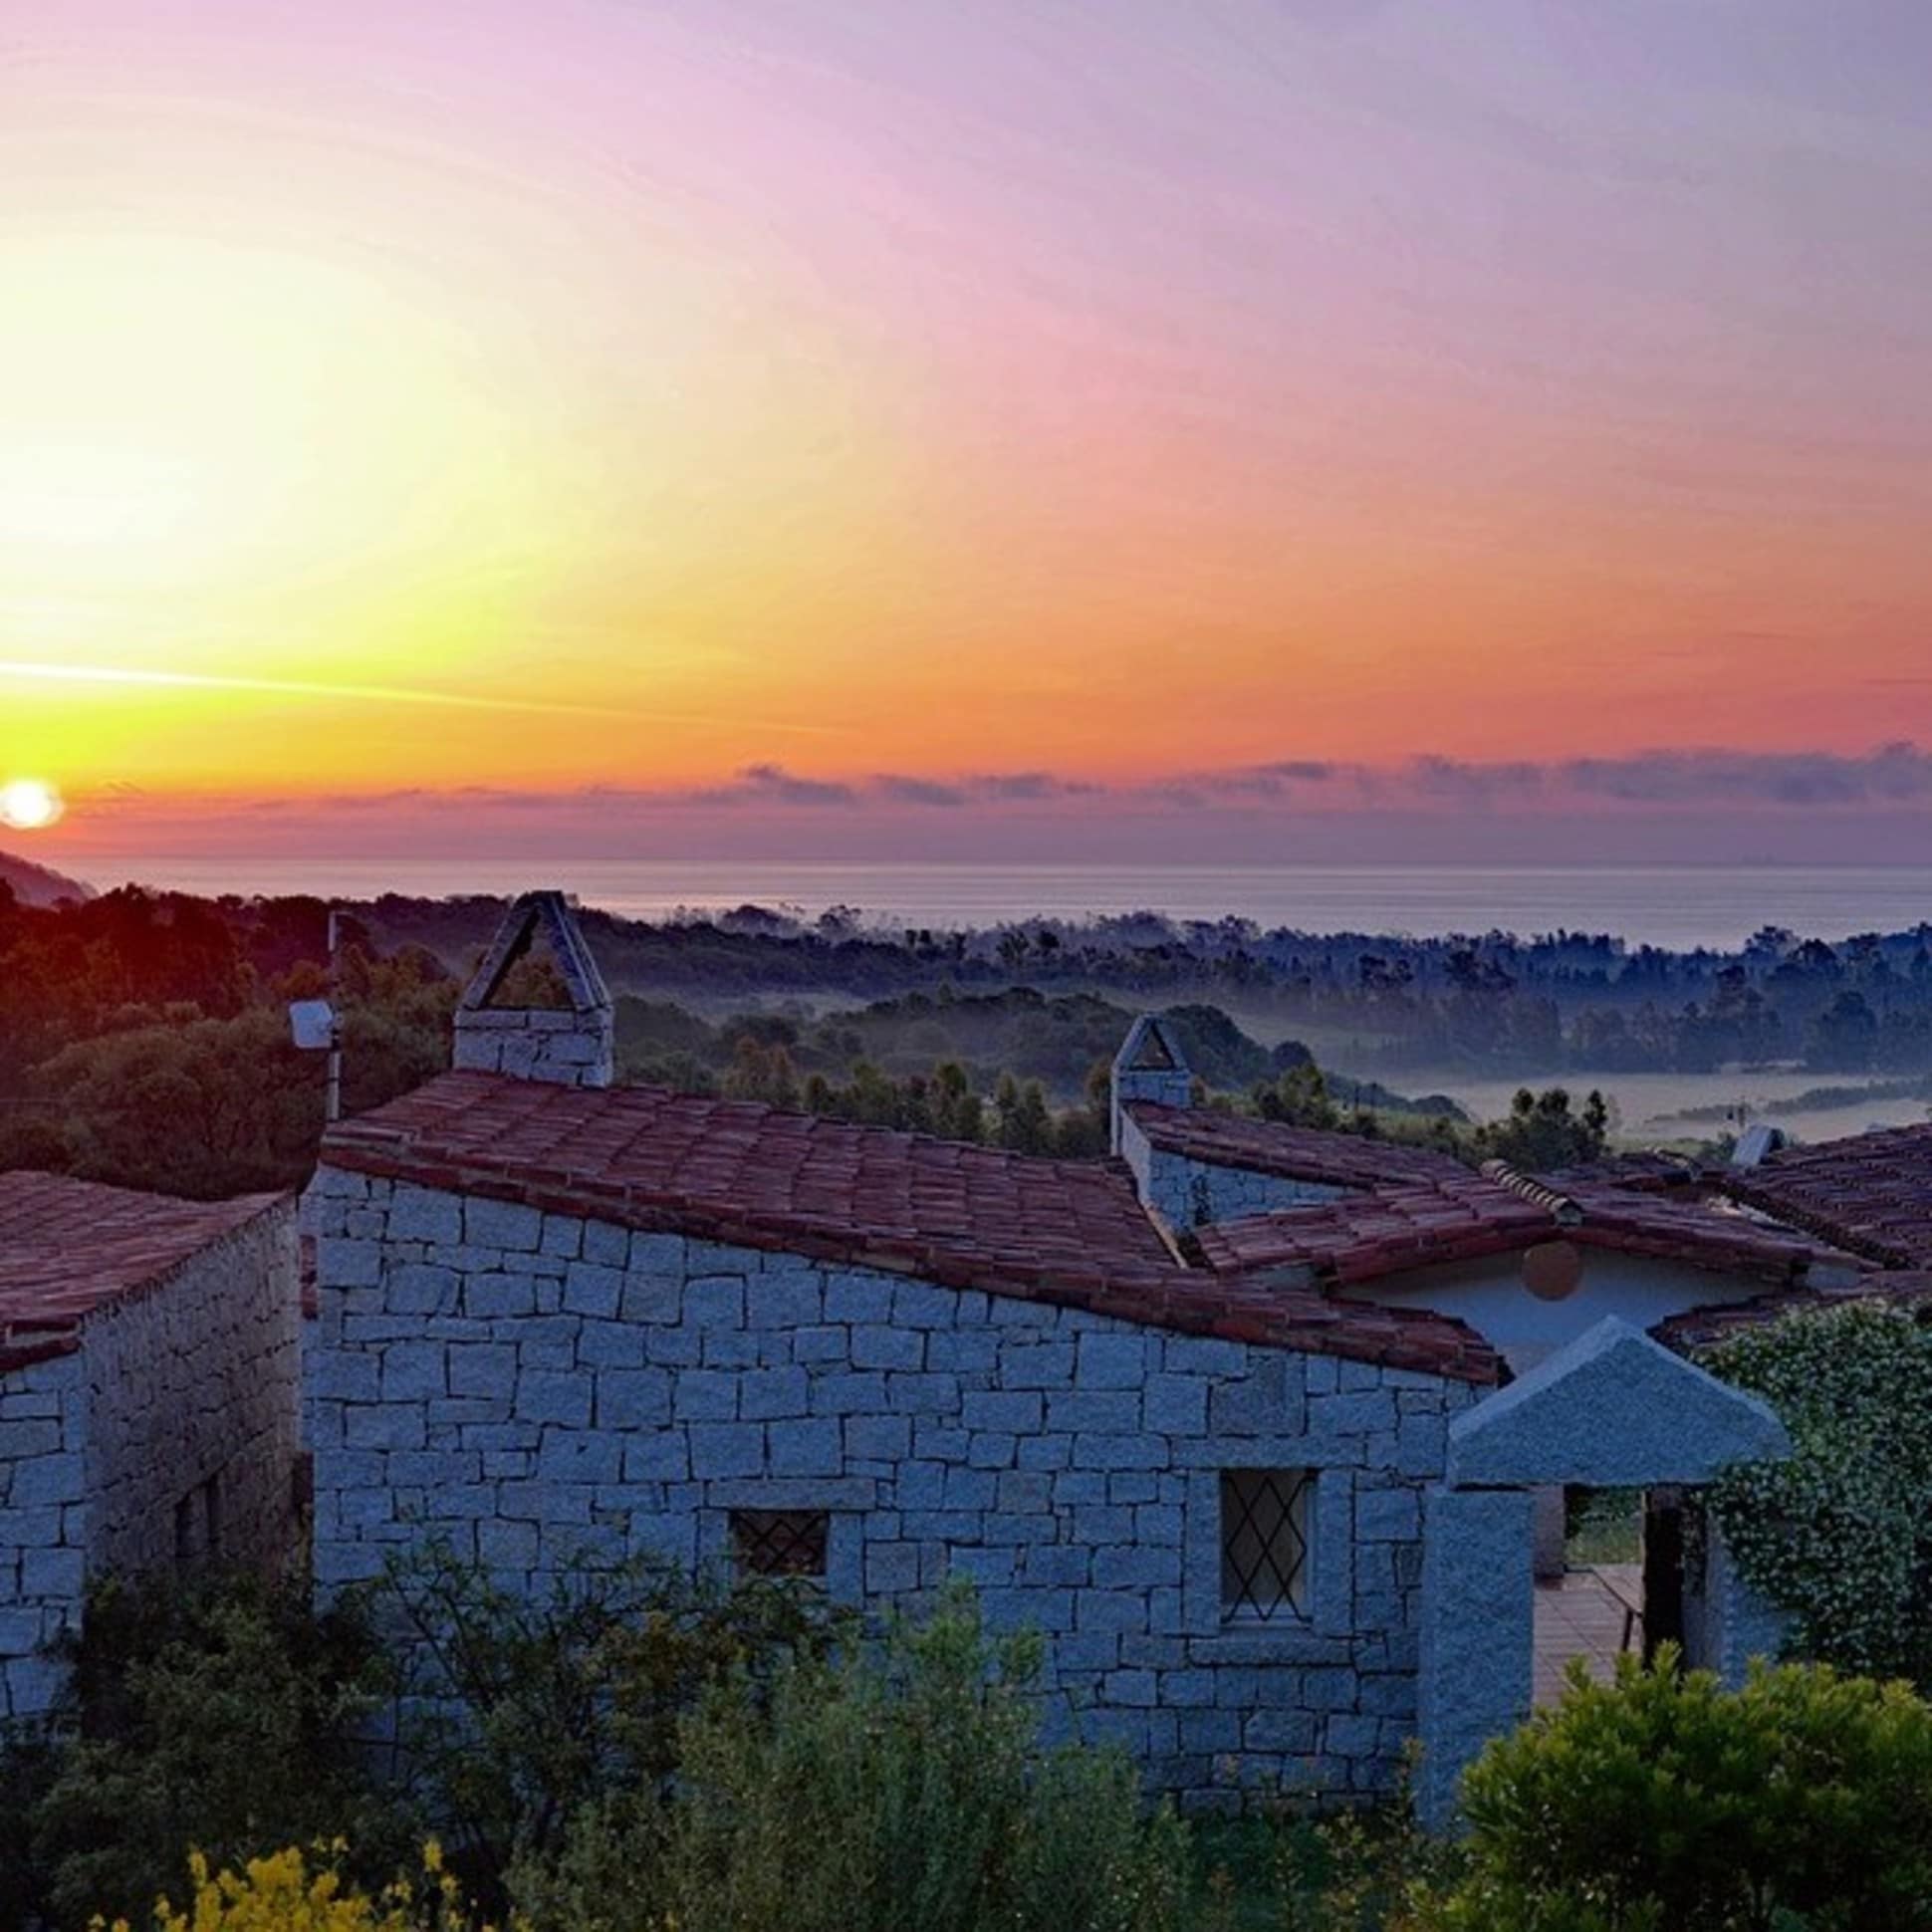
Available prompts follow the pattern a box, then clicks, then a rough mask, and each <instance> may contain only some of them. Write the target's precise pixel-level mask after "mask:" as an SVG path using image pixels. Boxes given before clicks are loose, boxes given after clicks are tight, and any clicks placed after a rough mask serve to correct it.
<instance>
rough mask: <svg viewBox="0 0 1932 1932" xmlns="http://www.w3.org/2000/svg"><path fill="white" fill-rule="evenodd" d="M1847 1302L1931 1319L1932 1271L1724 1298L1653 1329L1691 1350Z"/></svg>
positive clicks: (1687, 1351) (1665, 1339)
mask: <svg viewBox="0 0 1932 1932" xmlns="http://www.w3.org/2000/svg"><path fill="white" fill-rule="evenodd" d="M1848 1302H1889V1303H1892V1304H1894V1305H1896V1306H1898V1307H1901V1308H1912V1309H1916V1311H1917V1312H1918V1315H1919V1318H1920V1319H1921V1320H1922V1321H1925V1320H1932V1270H1924V1269H1898V1270H1895V1271H1892V1272H1890V1273H1883V1274H1876V1275H1863V1276H1860V1277H1859V1279H1858V1280H1857V1281H1856V1282H1853V1283H1849V1284H1847V1285H1845V1286H1842V1287H1827V1288H1813V1287H1805V1288H1787V1289H1778V1290H1775V1291H1774V1292H1773V1293H1771V1294H1769V1295H1759V1296H1754V1297H1753V1298H1752V1300H1750V1301H1749V1302H1728V1303H1724V1302H1720V1303H1716V1304H1713V1305H1712V1306H1710V1307H1708V1308H1697V1309H1686V1310H1685V1311H1684V1312H1683V1313H1682V1314H1681V1315H1673V1316H1671V1317H1669V1318H1668V1319H1667V1320H1665V1321H1663V1322H1659V1323H1658V1324H1657V1326H1656V1327H1655V1328H1652V1329H1651V1330H1650V1332H1651V1333H1652V1334H1653V1335H1655V1336H1656V1337H1657V1339H1658V1340H1659V1341H1661V1342H1662V1343H1663V1344H1664V1345H1665V1347H1667V1348H1675V1349H1677V1350H1678V1351H1679V1352H1680V1353H1683V1354H1690V1353H1692V1352H1694V1351H1695V1350H1697V1349H1699V1348H1708V1347H1710V1346H1712V1345H1713V1344H1714V1343H1716V1342H1719V1341H1727V1340H1729V1339H1730V1337H1731V1336H1732V1335H1734V1334H1738V1333H1741V1332H1742V1331H1743V1330H1744V1329H1746V1328H1762V1327H1763V1326H1764V1325H1765V1324H1766V1323H1768V1322H1776V1321H1777V1320H1778V1318H1779V1317H1780V1316H1782V1315H1792V1314H1796V1313H1798V1312H1799V1311H1801V1310H1804V1311H1814V1310H1821V1309H1834V1308H1843V1307H1844V1306H1845V1304H1846V1303H1848Z"/></svg>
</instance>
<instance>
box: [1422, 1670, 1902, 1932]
mask: <svg viewBox="0 0 1932 1932" xmlns="http://www.w3.org/2000/svg"><path fill="white" fill-rule="evenodd" d="M1463 1804H1464V1810H1465V1811H1466V1813H1467V1816H1468V1819H1469V1824H1470V1839H1469V1846H1468V1855H1469V1859H1470V1870H1469V1875H1468V1877H1467V1878H1466V1879H1465V1880H1464V1881H1463V1882H1462V1883H1461V1884H1460V1885H1458V1886H1457V1887H1456V1888H1455V1889H1454V1890H1453V1891H1452V1892H1451V1893H1450V1894H1449V1895H1448V1896H1447V1897H1446V1898H1444V1899H1442V1900H1441V1901H1439V1902H1438V1904H1437V1905H1435V1906H1434V1907H1432V1908H1430V1910H1429V1911H1428V1912H1427V1913H1426V1914H1425V1915H1424V1918H1423V1921H1422V1922H1423V1923H1426V1924H1428V1925H1431V1926H1434V1927H1439V1928H1442V1929H1443V1932H1778V1929H1779V1928H1785V1927H1793V1928H1796V1927H1799V1926H1803V1927H1808V1928H1811V1932H1923V1928H1924V1927H1925V1926H1926V1925H1927V1924H1932V1707H1928V1706H1927V1705H1926V1704H1925V1703H1924V1702H1922V1701H1921V1700H1920V1699H1919V1698H1918V1697H1917V1696H1915V1695H1914V1694H1913V1693H1912V1691H1911V1690H1910V1689H1909V1688H1908V1687H1907V1686H1905V1685H1903V1684H1878V1683H1874V1682H1872V1681H1871V1680H1869V1679H1866V1678H1855V1677H1843V1676H1840V1675H1838V1674H1837V1673H1836V1672H1834V1671H1833V1670H1831V1669H1830V1668H1829V1667H1828V1666H1825V1665H1800V1664H1786V1665H1783V1666H1780V1667H1778V1668H1775V1669H1774V1668H1771V1667H1768V1666H1765V1665H1758V1666H1755V1667H1754V1669H1753V1672H1752V1675H1751V1677H1750V1679H1749V1681H1748V1682H1747V1683H1746V1684H1745V1686H1744V1687H1743V1689H1741V1690H1737V1691H1726V1690H1724V1689H1723V1688H1722V1687H1721V1686H1720V1685H1719V1683H1718V1680H1717V1678H1716V1677H1715V1676H1713V1675H1712V1674H1711V1673H1710V1672H1708V1671H1692V1672H1689V1673H1688V1674H1680V1673H1679V1672H1678V1669H1677V1660H1676V1658H1675V1657H1674V1656H1673V1655H1671V1654H1670V1650H1669V1646H1665V1648H1664V1650H1663V1651H1662V1652H1660V1654H1659V1657H1658V1661H1657V1664H1656V1666H1655V1667H1654V1668H1653V1669H1650V1670H1645V1669H1643V1668H1642V1667H1640V1666H1639V1665H1637V1664H1636V1663H1635V1661H1634V1660H1633V1659H1630V1658H1623V1659H1620V1660H1619V1663H1618V1670H1617V1677H1616V1681H1615V1683H1614V1684H1609V1685H1606V1684H1595V1683H1591V1682H1589V1681H1588V1679H1587V1678H1586V1677H1585V1676H1584V1675H1583V1674H1582V1672H1581V1670H1580V1669H1577V1670H1576V1673H1575V1675H1574V1676H1572V1678H1571V1681H1570V1689H1569V1690H1568V1691H1567V1692H1566V1693H1565V1695H1564V1699H1563V1702H1562V1703H1561V1705H1560V1706H1559V1707H1557V1708H1556V1709H1555V1710H1552V1711H1545V1712H1540V1713H1538V1714H1537V1716H1535V1717H1533V1718H1532V1719H1531V1720H1530V1722H1529V1723H1528V1724H1526V1725H1525V1726H1524V1727H1523V1728H1522V1729H1521V1730H1519V1731H1517V1732H1516V1733H1515V1734H1514V1735H1513V1736H1511V1737H1508V1738H1503V1739H1499V1740H1497V1741H1496V1742H1494V1743H1492V1744H1491V1745H1490V1746H1489V1747H1488V1749H1487V1750H1485V1752H1484V1753H1483V1755H1482V1756H1481V1758H1479V1759H1478V1760H1477V1762H1476V1763H1475V1764H1474V1765H1473V1766H1472V1767H1471V1768H1470V1770H1469V1772H1468V1773H1467V1775H1466V1777H1465V1780H1464V1796H1463Z"/></svg>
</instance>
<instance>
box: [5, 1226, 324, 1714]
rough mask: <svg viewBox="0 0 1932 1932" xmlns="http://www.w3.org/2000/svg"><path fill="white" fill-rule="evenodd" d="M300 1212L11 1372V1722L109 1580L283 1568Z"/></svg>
mask: <svg viewBox="0 0 1932 1932" xmlns="http://www.w3.org/2000/svg"><path fill="white" fill-rule="evenodd" d="M299 1319H300V1310H299V1306H298V1300H297V1286H296V1259H295V1211H294V1206H293V1204H292V1203H291V1204H287V1205H284V1206H282V1207H280V1208H276V1209H271V1210H270V1211H269V1212H268V1213H267V1214H264V1215H262V1216H260V1217H258V1218H257V1219H256V1220H254V1221H252V1222H250V1223H248V1224H247V1225H246V1226H245V1227H243V1228H240V1229H238V1230H237V1231H236V1232H235V1233H233V1234H231V1235H228V1236H226V1237H224V1238H223V1239H222V1240H220V1241H218V1242H216V1243H215V1244H213V1245H212V1246H211V1247H209V1248H208V1249H206V1250H204V1251H203V1252H202V1253H201V1254H199V1255H197V1256H196V1257H194V1258H193V1259H192V1260H191V1261H189V1262H188V1263H186V1264H185V1265H184V1266H183V1267H182V1268H180V1269H179V1270H178V1271H177V1272H176V1273H174V1274H173V1275H171V1276H170V1277H169V1278H168V1280H167V1281H166V1282H165V1283H163V1284H162V1285H160V1286H158V1287H156V1288H154V1289H152V1290H150V1291H148V1292H147V1293H145V1294H140V1295H135V1296H132V1297H129V1298H128V1299H126V1300H124V1301H121V1302H118V1303H111V1304H109V1305H108V1306H106V1307H104V1308H101V1309H97V1310H96V1311H95V1312H94V1313H93V1314H92V1315H90V1316H89V1317H88V1318H87V1320H86V1321H85V1323H84V1324H83V1325H82V1327H81V1329H80V1332H79V1335H78V1337H77V1345H76V1346H74V1347H73V1348H71V1349H70V1350H69V1352H67V1353H64V1354H60V1355H56V1356H54V1357H52V1358H51V1359H48V1360H44V1361H39V1362H32V1363H29V1364H27V1365H25V1366H22V1367H17V1368H14V1369H11V1370H6V1371H0V1716H10V1715H11V1716H21V1715H28V1714H32V1713H35V1712H38V1711H41V1710H44V1709H46V1707H47V1705H48V1704H49V1703H50V1702H51V1701H52V1699H53V1697H54V1695H55V1693H56V1691H57V1690H58V1688H59V1684H60V1673H59V1672H58V1670H57V1669H56V1668H55V1667H54V1666H53V1665H52V1664H51V1663H50V1662H49V1661H48V1660H47V1659H46V1658H45V1657H44V1656H42V1655H40V1654H39V1652H40V1650H41V1646H42V1645H43V1644H44V1643H46V1642H47V1641H48V1640H49V1639H51V1638H53V1637H55V1636H57V1635H59V1633H60V1632H61V1631H62V1630H63V1629H64V1628H66V1627H69V1626H70V1625H72V1624H74V1623H76V1622H77V1621H78V1619H79V1617H80V1613H81V1607H82V1604H83V1602H84V1600H85V1597H86V1593H87V1588H88V1584H89V1582H90V1581H91V1580H92V1579H94V1578H96V1577H98V1576H100V1575H102V1574H105V1573H106V1572H108V1571H110V1570H129V1571H132V1570H147V1569H159V1568H166V1567H169V1566H171V1565H173V1564H174V1562H175V1561H176V1559H177V1557H185V1558H186V1559H188V1560H189V1561H196V1562H198V1561H200V1560H202V1559H203V1558H204V1557H206V1556H208V1555H209V1554H210V1548H209V1546H210V1541H211V1532H212V1539H213V1541H214V1542H215V1543H216V1544H217V1545H218V1554H219V1555H220V1556H221V1557H222V1559H223V1560H224V1561H231V1562H243V1563H259V1564H264V1565H269V1564H274V1563H278V1562H280V1561H282V1560H284V1559H286V1558H287V1557H288V1555H289V1554H290V1551H291V1546H292V1538H293V1534H294V1528H295V1511H294V1501H295V1492H294V1465H295V1458H296V1452H297V1448H298V1435H297V1429H298V1419H299V1389H298V1380H297V1378H298V1373H299V1364H300V1343H299V1337H298V1334H297V1327H298V1323H299Z"/></svg>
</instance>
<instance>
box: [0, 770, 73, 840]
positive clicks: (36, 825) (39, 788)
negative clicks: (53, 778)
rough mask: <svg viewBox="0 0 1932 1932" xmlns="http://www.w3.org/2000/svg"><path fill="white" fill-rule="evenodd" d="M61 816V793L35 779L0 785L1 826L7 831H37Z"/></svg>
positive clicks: (16, 780) (15, 780) (17, 779)
mask: <svg viewBox="0 0 1932 1932" xmlns="http://www.w3.org/2000/svg"><path fill="white" fill-rule="evenodd" d="M60 816H61V795H60V794H59V793H58V792H57V791H55V789H54V788H53V786H51V785H44V784H42V783H41V781H40V780H39V779H37V778H16V779H12V780H10V781H9V782H8V783H7V784H5V785H0V826H5V827H6V828H7V829H8V830H9V831H10V832H39V831H41V830H42V829H43V828H44V827H47V826H51V825H53V824H54V822H55V821H56V820H57V819H59V818H60Z"/></svg>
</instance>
